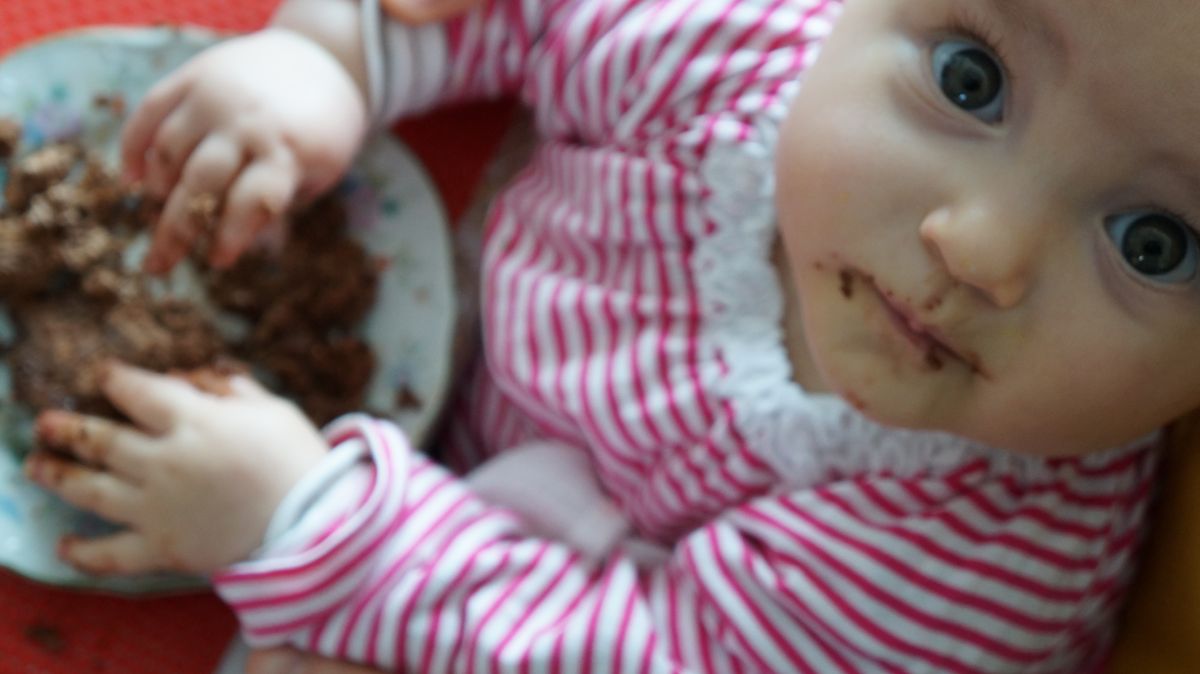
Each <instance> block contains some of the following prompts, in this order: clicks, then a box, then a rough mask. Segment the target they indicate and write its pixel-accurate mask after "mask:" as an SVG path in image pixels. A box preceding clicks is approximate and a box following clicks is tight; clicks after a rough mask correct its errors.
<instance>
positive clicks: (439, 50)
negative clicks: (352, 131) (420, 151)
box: [363, 0, 571, 121]
mask: <svg viewBox="0 0 1200 674" xmlns="http://www.w3.org/2000/svg"><path fill="white" fill-rule="evenodd" d="M569 2H571V0H487V1H485V2H481V3H479V4H478V5H477V6H476V7H474V8H473V9H472V10H471V11H469V12H467V13H465V14H463V15H462V16H459V17H456V18H454V19H451V20H449V21H447V22H445V23H435V24H424V25H420V26H412V25H408V24H405V23H403V22H400V21H397V20H394V19H389V18H387V17H386V15H385V14H383V13H382V10H381V9H380V8H379V6H378V2H368V1H366V0H364V2H363V36H364V38H363V39H364V57H365V59H366V62H367V69H368V79H369V81H370V82H369V83H370V91H371V94H370V97H371V101H370V104H371V110H372V117H373V118H375V119H376V120H380V121H382V120H392V119H396V118H399V117H402V116H405V115H409V114H413V113H418V112H424V111H426V110H428V109H431V108H433V107H436V106H438V105H444V104H448V103H456V102H462V101H468V100H479V99H487V98H497V97H500V96H504V95H507V94H512V93H514V92H516V91H517V89H518V88H519V87H520V86H521V84H522V83H523V81H524V78H525V75H526V69H527V65H528V58H529V55H530V53H531V51H532V49H533V46H534V44H535V42H536V41H537V40H538V38H539V37H541V34H542V33H543V31H544V26H545V25H546V23H547V22H548V21H550V20H551V18H552V17H553V15H554V13H555V11H556V10H557V9H558V8H560V7H562V6H564V5H566V4H569Z"/></svg>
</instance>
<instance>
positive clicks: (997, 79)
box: [932, 40, 1006, 124]
mask: <svg viewBox="0 0 1200 674" xmlns="http://www.w3.org/2000/svg"><path fill="white" fill-rule="evenodd" d="M932 61H933V77H934V81H936V82H937V85H938V87H939V88H941V90H942V94H943V95H944V96H945V97H946V98H948V99H949V100H950V102H951V103H953V104H954V105H956V106H958V107H960V108H962V109H963V110H966V111H967V112H969V113H971V114H972V115H975V116H976V117H978V118H979V119H981V120H983V121H984V122H986V123H988V124H995V123H997V122H999V121H1000V119H1001V117H1002V116H1003V113H1004V98H1005V96H1004V94H1005V88H1006V87H1005V86H1004V68H1003V67H1002V66H1001V65H1000V64H999V63H998V62H997V59H996V57H995V56H992V53H991V52H990V51H988V50H987V49H986V48H984V47H982V46H980V45H979V44H976V43H974V42H970V41H966V40H945V41H943V42H939V43H938V44H937V45H935V46H934V48H933V55H932Z"/></svg>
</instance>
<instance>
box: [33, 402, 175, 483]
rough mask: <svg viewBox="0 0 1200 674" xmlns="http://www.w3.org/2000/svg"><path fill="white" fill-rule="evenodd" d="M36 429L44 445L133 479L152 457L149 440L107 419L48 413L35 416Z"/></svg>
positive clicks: (140, 473) (49, 411) (74, 414)
mask: <svg viewBox="0 0 1200 674" xmlns="http://www.w3.org/2000/svg"><path fill="white" fill-rule="evenodd" d="M36 426H37V428H36V431H37V436H38V438H39V439H40V440H41V442H42V443H43V444H44V445H46V446H48V447H51V448H54V449H60V450H62V451H65V452H68V453H70V454H72V455H73V456H75V457H76V458H78V459H79V460H81V461H83V462H84V463H87V464H90V465H92V466H98V467H102V468H107V469H111V470H114V471H116V472H118V473H120V474H122V475H128V476H130V477H134V478H136V477H137V476H139V475H142V474H143V472H144V470H143V467H144V465H145V462H146V460H147V459H148V458H149V457H150V456H152V455H153V454H154V453H155V452H154V450H153V447H152V443H153V440H152V439H151V438H148V437H147V436H145V435H143V434H142V433H140V432H138V431H136V430H134V429H133V428H130V427H129V426H125V425H123V424H118V423H116V422H114V421H109V420H108V419H101V418H99V417H89V416H86V415H82V414H76V413H74V412H65V411H61V410H47V411H45V412H42V413H41V414H39V415H38V418H37V424H36Z"/></svg>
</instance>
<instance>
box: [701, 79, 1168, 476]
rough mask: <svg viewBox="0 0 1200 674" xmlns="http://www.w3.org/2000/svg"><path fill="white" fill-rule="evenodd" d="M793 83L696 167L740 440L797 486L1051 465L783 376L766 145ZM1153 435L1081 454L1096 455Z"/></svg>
mask: <svg viewBox="0 0 1200 674" xmlns="http://www.w3.org/2000/svg"><path fill="white" fill-rule="evenodd" d="M797 87H798V85H797V84H795V83H794V84H793V85H792V86H791V89H790V90H786V91H784V92H782V93H783V95H782V96H781V97H780V98H781V100H780V101H779V102H778V103H777V104H776V105H775V106H773V107H772V108H770V109H768V110H765V111H764V112H763V114H761V115H759V116H758V117H757V119H758V122H757V124H756V127H755V133H753V134H752V136H753V137H752V139H750V140H749V141H747V140H739V141H737V142H727V143H720V144H717V145H714V146H713V147H712V148H711V149H710V150H709V153H708V155H707V156H706V158H705V160H704V163H703V165H702V167H701V178H702V180H703V181H704V182H705V184H706V185H707V186H708V187H709V188H710V189H711V193H710V195H709V197H708V199H707V202H706V204H705V207H706V209H707V212H708V215H709V216H710V218H711V219H712V221H713V223H714V224H715V227H714V229H713V231H711V232H710V233H709V234H708V235H705V236H701V237H700V238H699V240H698V242H697V245H696V250H695V255H694V256H693V259H692V272H693V274H694V277H695V280H696V284H697V289H698V291H699V295H700V303H701V311H702V315H703V320H704V324H705V330H703V331H702V340H703V342H702V347H703V348H704V349H705V350H706V352H708V353H710V354H712V353H715V354H716V355H717V356H718V357H719V358H721V359H722V361H723V362H724V363H725V365H726V368H727V369H726V374H725V375H724V376H723V377H721V378H720V379H719V381H718V382H717V384H716V393H717V394H718V395H720V396H721V397H722V398H724V399H726V400H730V401H732V403H733V410H734V416H735V419H734V423H735V424H736V426H737V428H738V429H739V431H740V432H741V433H742V434H743V435H744V437H745V438H746V441H747V443H748V445H749V446H750V447H751V448H752V449H753V450H754V451H755V452H757V453H758V454H759V455H760V456H761V457H762V458H763V459H764V460H765V461H766V462H767V463H769V464H770V465H771V466H772V468H773V469H774V470H775V471H776V472H777V474H778V475H779V476H780V478H781V482H782V484H781V487H784V488H788V487H790V488H802V487H806V486H811V485H814V484H818V483H821V482H824V481H826V480H828V479H830V478H831V477H833V476H838V475H841V476H845V475H856V474H863V473H878V472H889V473H891V474H893V475H896V476H912V475H918V474H927V475H938V474H945V473H947V472H950V471H952V470H954V469H956V468H958V467H961V466H962V465H964V464H965V463H968V462H971V461H974V460H978V459H981V458H982V459H985V460H986V461H987V462H988V465H989V467H990V469H991V472H992V473H993V474H1004V475H1012V476H1014V477H1016V478H1017V479H1018V480H1019V481H1020V482H1022V483H1026V484H1028V483H1031V482H1041V481H1044V480H1048V479H1052V478H1053V477H1054V475H1056V474H1057V473H1058V471H1056V470H1055V469H1054V468H1052V465H1051V464H1050V463H1049V462H1047V461H1045V460H1042V459H1038V458H1036V457H1030V456H1024V455H1019V454H1014V453H1011V452H1005V451H1001V450H996V449H992V448H989V447H987V446H985V445H982V444H980V443H976V442H973V441H970V440H966V439H964V438H961V437H958V436H954V435H950V434H947V433H940V432H929V431H913V430H907V429H895V428H888V427H884V426H881V425H879V424H877V423H876V422H874V421H872V420H870V419H868V418H867V417H865V416H863V415H862V414H860V413H859V412H858V411H857V410H855V409H854V408H853V407H851V406H850V405H849V404H847V403H846V402H844V401H843V400H842V399H841V398H838V397H836V396H832V395H824V394H819V395H814V394H810V393H807V392H806V391H804V390H803V389H802V388H801V387H800V386H799V385H798V384H796V383H795V382H794V381H792V379H791V372H792V367H791V362H790V360H789V358H788V355H787V351H786V348H785V347H784V344H783V329H782V315H783V314H782V311H783V304H782V303H783V299H782V298H783V295H782V290H781V289H780V287H779V284H778V279H777V276H776V273H775V270H774V267H773V265H772V263H771V248H772V246H773V244H774V239H775V210H774V197H773V194H774V188H775V185H774V157H773V148H774V147H775V144H776V140H777V138H778V135H779V125H780V122H781V121H782V119H783V116H784V115H785V114H786V110H787V105H788V101H790V99H791V97H792V96H793V95H794V94H795V89H796V88H797ZM1157 435H1158V434H1157V433H1156V434H1152V435H1151V436H1148V437H1145V438H1140V439H1138V440H1137V441H1135V442H1133V443H1129V444H1128V445H1125V446H1123V447H1120V448H1116V449H1114V450H1111V451H1108V452H1100V453H1098V454H1095V455H1092V456H1089V457H1086V458H1085V459H1083V464H1084V465H1089V464H1092V465H1104V464H1105V463H1107V462H1109V461H1112V460H1113V458H1114V454H1116V453H1124V452H1126V451H1129V450H1131V449H1134V448H1137V447H1144V446H1145V445H1146V444H1147V443H1148V442H1153V441H1154V440H1155V437H1156V436H1157Z"/></svg>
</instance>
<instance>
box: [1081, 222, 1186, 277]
mask: <svg viewBox="0 0 1200 674" xmlns="http://www.w3.org/2000/svg"><path fill="white" fill-rule="evenodd" d="M1105 229H1107V230H1108V236H1109V238H1111V239H1112V241H1113V243H1114V244H1116V246H1117V249H1118V250H1120V251H1121V256H1122V257H1123V258H1125V263H1126V264H1127V265H1129V267H1130V268H1131V269H1133V270H1134V271H1135V272H1137V273H1138V274H1141V275H1142V276H1145V277H1146V278H1149V279H1151V280H1153V281H1155V282H1157V283H1163V284H1173V283H1187V282H1189V281H1191V280H1192V279H1194V278H1195V277H1196V269H1197V266H1198V265H1197V263H1198V258H1200V251H1198V250H1197V248H1198V247H1200V246H1198V245H1197V241H1196V235H1195V234H1194V233H1193V230H1192V228H1191V227H1189V226H1188V225H1187V223H1185V222H1182V221H1181V219H1180V218H1176V217H1173V216H1170V215H1166V214H1163V213H1156V212H1153V211H1142V212H1133V213H1124V214H1121V215H1117V216H1113V217H1111V218H1109V219H1108V221H1107V222H1106V223H1105Z"/></svg>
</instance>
